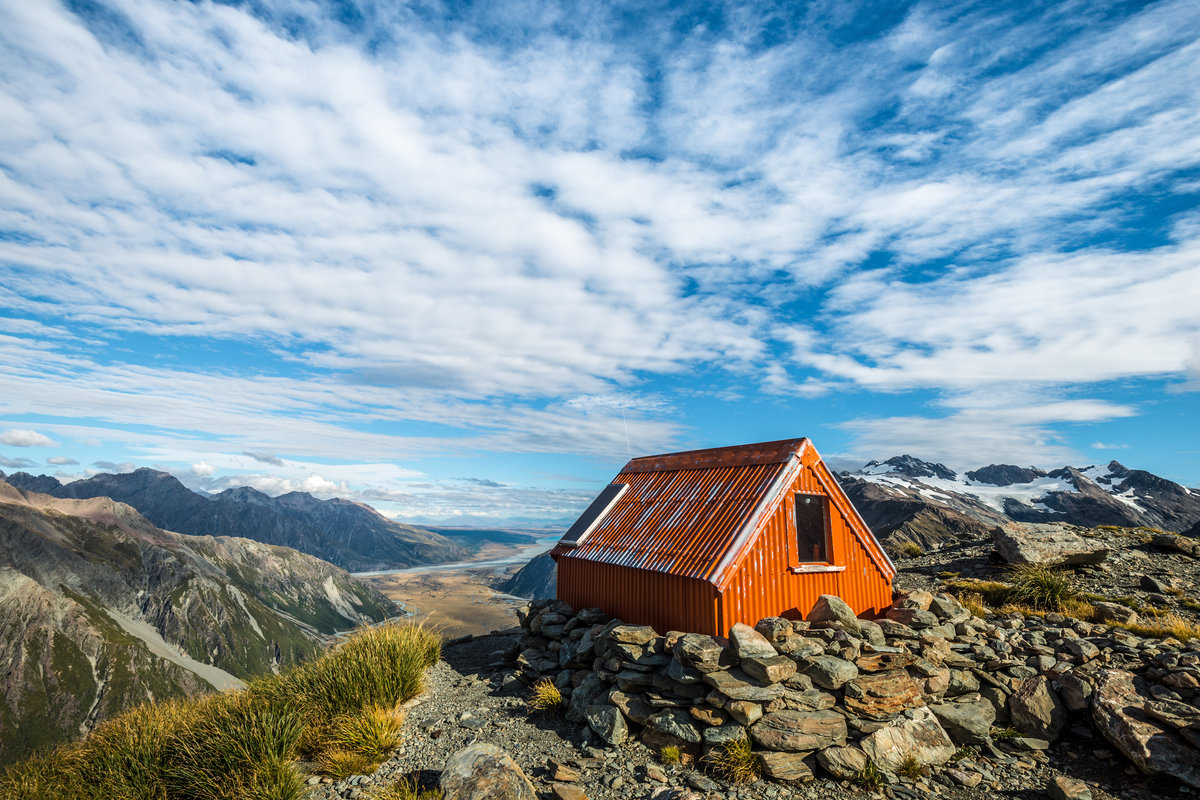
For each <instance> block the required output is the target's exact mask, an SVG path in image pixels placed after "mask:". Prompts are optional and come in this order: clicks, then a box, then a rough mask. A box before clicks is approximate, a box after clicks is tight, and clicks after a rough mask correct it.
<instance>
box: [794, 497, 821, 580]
mask: <svg viewBox="0 0 1200 800" xmlns="http://www.w3.org/2000/svg"><path fill="white" fill-rule="evenodd" d="M828 505H829V501H828V499H827V498H826V497H825V495H822V494H797V495H796V552H797V553H799V563H801V564H811V563H813V562H827V561H829V550H828V545H827V544H826V539H827V537H826V535H825V531H826V522H825V520H826V518H827V517H828V513H827V512H826V509H827V508H828Z"/></svg>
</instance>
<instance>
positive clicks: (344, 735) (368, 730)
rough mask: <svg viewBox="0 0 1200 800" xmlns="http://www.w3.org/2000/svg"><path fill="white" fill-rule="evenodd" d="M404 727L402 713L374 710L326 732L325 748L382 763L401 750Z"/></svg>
mask: <svg viewBox="0 0 1200 800" xmlns="http://www.w3.org/2000/svg"><path fill="white" fill-rule="evenodd" d="M403 725H404V712H403V711H400V710H399V709H396V708H385V707H383V706H371V707H370V708H365V709H363V710H362V711H360V712H358V713H357V714H344V715H342V716H340V717H338V718H337V719H336V720H334V722H333V724H332V725H330V726H329V728H328V729H327V730H326V733H325V737H324V741H323V745H324V746H325V747H326V748H329V749H332V750H348V751H350V752H353V753H360V754H362V755H364V756H366V757H367V758H370V759H373V760H374V761H375V762H376V763H379V762H382V761H384V760H386V759H387V757H388V755H389V754H390V753H391V752H392V751H393V750H395V749H396V748H397V747H399V746H400V738H401V728H402V727H403Z"/></svg>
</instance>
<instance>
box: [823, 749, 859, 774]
mask: <svg viewBox="0 0 1200 800" xmlns="http://www.w3.org/2000/svg"><path fill="white" fill-rule="evenodd" d="M817 763H818V764H820V765H821V767H822V768H824V770H825V771H826V772H828V773H829V774H830V775H832V776H833V777H835V778H837V779H838V780H843V781H849V780H854V778H856V777H858V775H859V774H860V773H861V772H862V771H863V770H864V769H866V768H867V754H866V753H864V752H863V751H862V750H859V749H858V748H857V747H826V748H825V749H824V750H821V751H818V752H817Z"/></svg>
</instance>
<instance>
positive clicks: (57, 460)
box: [46, 456, 79, 467]
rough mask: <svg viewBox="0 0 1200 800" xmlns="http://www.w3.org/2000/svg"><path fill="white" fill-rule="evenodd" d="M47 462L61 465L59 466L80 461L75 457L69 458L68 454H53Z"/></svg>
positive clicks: (66, 465)
mask: <svg viewBox="0 0 1200 800" xmlns="http://www.w3.org/2000/svg"><path fill="white" fill-rule="evenodd" d="M46 463H47V464H53V465H55V466H59V467H68V466H71V465H73V464H78V463H79V462H78V461H76V460H75V459H73V458H68V457H66V456H51V457H50V458H47V459H46Z"/></svg>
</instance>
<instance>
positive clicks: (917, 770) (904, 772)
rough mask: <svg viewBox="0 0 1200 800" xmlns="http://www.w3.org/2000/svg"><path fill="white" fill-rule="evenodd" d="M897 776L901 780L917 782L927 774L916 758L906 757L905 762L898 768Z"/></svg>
mask: <svg viewBox="0 0 1200 800" xmlns="http://www.w3.org/2000/svg"><path fill="white" fill-rule="evenodd" d="M896 774H897V775H899V776H900V777H901V778H908V779H909V780H913V781H915V780H916V779H917V778H919V777H921V776H922V775H924V774H925V768H924V767H922V766H921V762H920V761H917V759H916V756H905V757H904V760H903V761H901V762H900V763H899V764H898V765H897V766H896Z"/></svg>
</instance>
